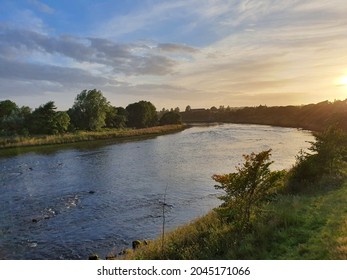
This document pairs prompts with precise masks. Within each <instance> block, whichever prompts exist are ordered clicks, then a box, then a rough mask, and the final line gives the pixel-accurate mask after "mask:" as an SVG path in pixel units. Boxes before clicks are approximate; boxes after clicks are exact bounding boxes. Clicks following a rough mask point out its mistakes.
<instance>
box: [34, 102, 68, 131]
mask: <svg viewBox="0 0 347 280" xmlns="http://www.w3.org/2000/svg"><path fill="white" fill-rule="evenodd" d="M56 109H57V108H56V107H55V105H54V102H53V101H49V102H47V103H46V104H44V105H41V106H40V107H38V108H36V109H35V110H34V111H33V113H32V114H31V115H30V116H29V119H28V129H29V132H30V133H32V134H57V133H59V132H64V131H65V130H66V129H65V128H67V126H68V125H69V122H70V119H69V118H68V116H67V115H66V114H64V113H57V112H56V111H55V110H56Z"/></svg>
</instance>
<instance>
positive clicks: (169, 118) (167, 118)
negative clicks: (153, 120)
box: [159, 111, 182, 125]
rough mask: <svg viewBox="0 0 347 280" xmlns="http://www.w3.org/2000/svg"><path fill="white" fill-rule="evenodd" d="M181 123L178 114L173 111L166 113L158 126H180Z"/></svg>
mask: <svg viewBox="0 0 347 280" xmlns="http://www.w3.org/2000/svg"><path fill="white" fill-rule="evenodd" d="M181 123H182V117H181V115H180V114H179V113H177V112H175V111H171V112H166V113H165V114H164V115H163V116H162V117H161V118H160V120H159V124H160V125H167V124H181Z"/></svg>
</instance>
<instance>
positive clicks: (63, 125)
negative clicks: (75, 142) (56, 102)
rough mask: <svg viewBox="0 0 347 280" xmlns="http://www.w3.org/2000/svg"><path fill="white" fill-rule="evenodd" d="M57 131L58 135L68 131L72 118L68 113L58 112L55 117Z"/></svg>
mask: <svg viewBox="0 0 347 280" xmlns="http://www.w3.org/2000/svg"><path fill="white" fill-rule="evenodd" d="M54 121H55V130H56V132H57V133H64V132H66V131H67V130H68V128H69V125H70V117H69V115H68V114H67V113H66V112H62V111H59V112H56V114H55V116H54Z"/></svg>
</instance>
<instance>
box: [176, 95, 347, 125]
mask: <svg viewBox="0 0 347 280" xmlns="http://www.w3.org/2000/svg"><path fill="white" fill-rule="evenodd" d="M213 109H214V110H211V109H191V108H190V106H189V107H188V106H187V109H186V111H184V112H182V120H183V122H231V123H253V124H267V125H276V126H284V127H300V128H304V129H309V130H312V131H322V130H324V129H326V128H327V127H329V126H330V125H333V124H335V123H338V126H339V127H340V128H341V129H343V130H345V131H347V122H346V119H347V99H346V100H343V101H340V100H336V101H334V102H329V101H323V102H320V103H317V104H309V105H302V106H271V107H270V106H269V107H268V106H264V105H260V106H257V107H242V108H231V107H229V106H228V107H226V108H225V107H224V106H220V107H219V109H218V110H215V108H213Z"/></svg>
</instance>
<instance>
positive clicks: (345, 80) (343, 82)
mask: <svg viewBox="0 0 347 280" xmlns="http://www.w3.org/2000/svg"><path fill="white" fill-rule="evenodd" d="M339 86H341V87H344V88H346V89H347V76H342V77H341V78H340V80H339Z"/></svg>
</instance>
